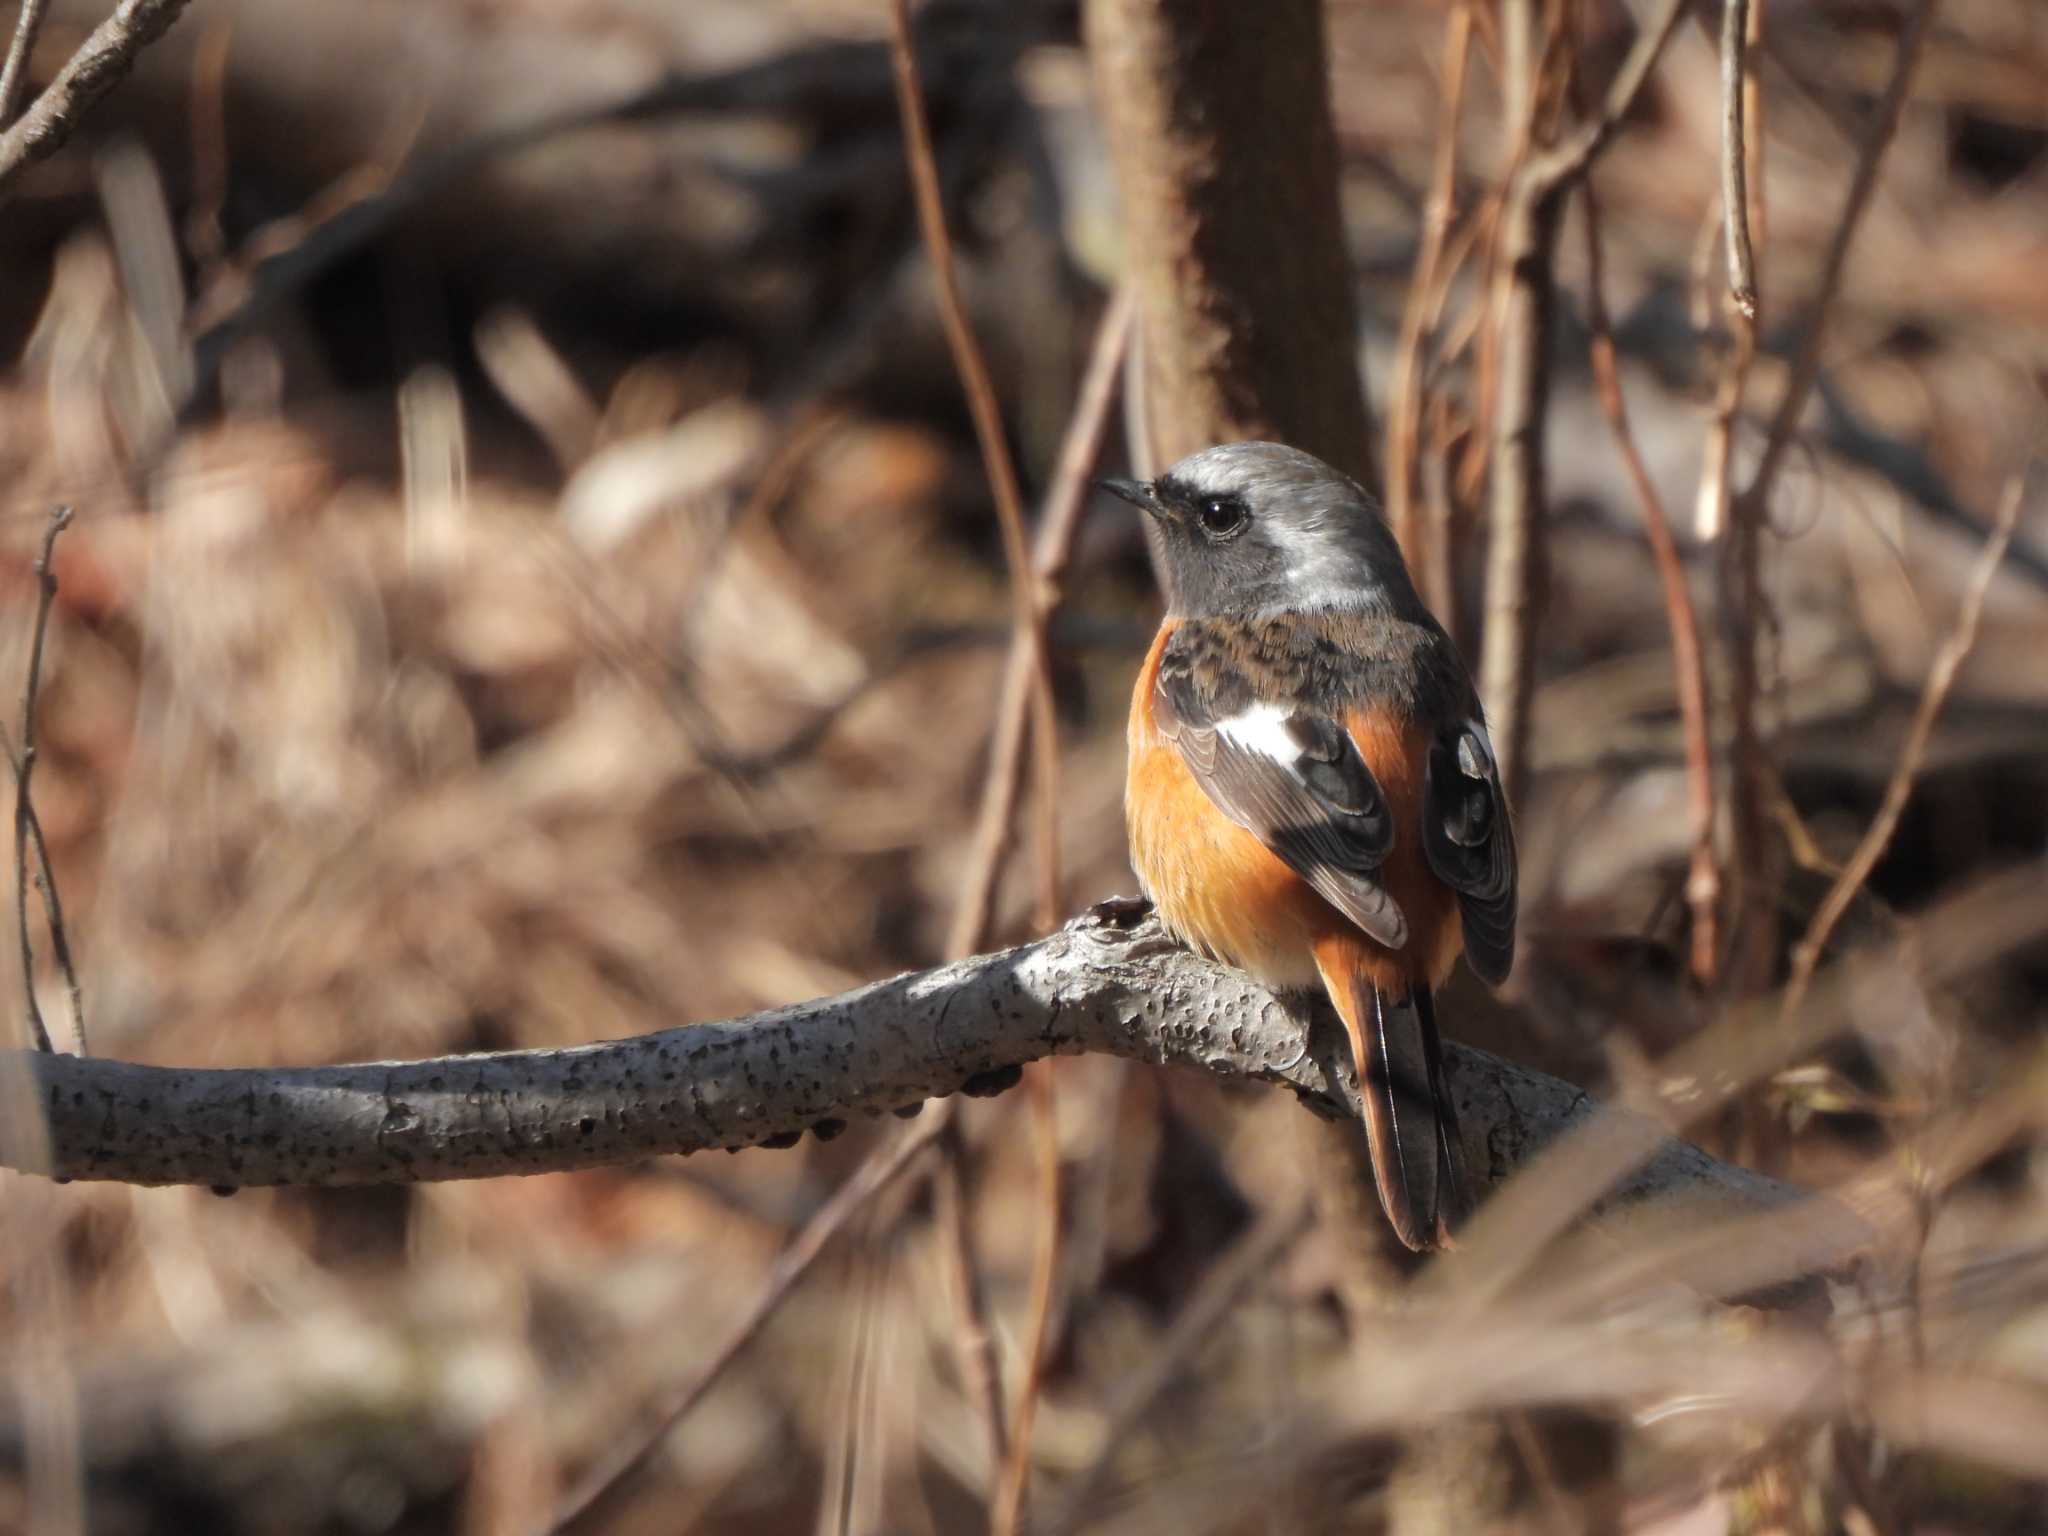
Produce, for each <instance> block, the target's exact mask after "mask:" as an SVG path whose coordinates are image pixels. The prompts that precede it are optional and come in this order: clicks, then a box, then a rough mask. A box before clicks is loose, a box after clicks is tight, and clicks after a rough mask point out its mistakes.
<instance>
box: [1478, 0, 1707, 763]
mask: <svg viewBox="0 0 2048 1536" xmlns="http://www.w3.org/2000/svg"><path fill="white" fill-rule="evenodd" d="M1684 10H1685V0H1665V4H1664V7H1663V9H1662V11H1661V12H1660V13H1659V14H1658V17H1657V19H1656V20H1655V21H1654V22H1653V23H1652V24H1651V25H1650V26H1648V27H1646V28H1644V29H1643V30H1642V31H1641V32H1640V33H1638V34H1637V36H1636V40H1635V42H1634V44H1633V45H1632V46H1631V47H1630V50H1629V54H1628V57H1627V58H1625V59H1624V60H1623V61H1622V65H1621V68H1620V69H1619V70H1618V71H1617V72H1616V74H1615V78H1614V81H1613V83H1612V84H1611V85H1610V86H1609V87H1608V91H1607V95H1606V97H1605V98H1604V99H1603V101H1602V103H1601V107H1600V113H1599V115H1598V116H1597V117H1595V118H1594V119H1593V120H1592V121H1590V122H1586V123H1582V124H1580V125H1579V126H1578V127H1577V128H1575V129H1574V130H1573V131H1572V132H1571V133H1569V134H1567V135H1566V136H1565V137H1563V138H1562V139H1561V140H1559V142H1558V143H1556V144H1555V145H1553V146H1551V147H1550V148H1548V149H1544V150H1540V151H1534V152H1531V153H1530V154H1529V155H1528V157H1527V158H1526V159H1525V160H1524V161H1523V162H1522V164H1521V165H1520V166H1519V167H1518V168H1517V169H1516V170H1515V171H1514V172H1513V174H1512V177H1511V179H1510V182H1509V185H1508V189H1507V194H1506V197H1505V200H1504V203H1503V208H1502V215H1501V225H1500V244H1499V248H1498V251H1497V253H1496V256H1495V283H1496V286H1497V288H1498V290H1499V292H1498V294H1497V296H1496V298H1495V300H1494V304H1495V312H1496V314H1497V316H1498V319H1497V322H1496V329H1497V331H1498V335H1499V343H1498V376H1499V384H1498V386H1497V391H1496V394H1497V398H1496V401H1495V405H1494V413H1493V422H1492V461H1493V462H1492V482H1493V483H1492V496H1491V505H1490V508H1489V520H1490V527H1489V529H1488V540H1489V545H1488V551H1487V566H1486V627H1485V632H1484V638H1483V642H1482V648H1481V654H1480V691H1481V694H1482V696H1483V698H1484V700H1485V704H1486V714H1487V719H1488V722H1489V724H1490V725H1491V726H1492V728H1493V733H1494V749H1495V752H1496V754H1497V755H1498V756H1499V758H1500V760H1501V761H1500V768H1501V776H1502V779H1503V782H1504V783H1505V784H1506V785H1507V786H1508V793H1509V796H1510V798H1512V797H1513V796H1514V795H1515V794H1516V793H1517V791H1518V790H1519V788H1520V785H1521V782H1522V776H1523V773H1524V771H1525V766H1526V763H1527V758H1528V751H1527V746H1528V739H1529V703H1530V698H1531V693H1532V689H1533V686H1534V677H1533V670H1532V654H1531V653H1532V650H1533V641H1534V637H1535V627H1536V622H1537V618H1538V610H1539V605H1540V601H1541V590H1542V561H1543V539H1542V516H1543V504H1544V498H1545V479H1546V476H1545V467H1544V459H1543V448H1544V422H1545V417H1546V414H1547V407H1548V389H1547V383H1548V379H1547V372H1546V369H1547V366H1548V350H1549V336H1550V322H1551V311H1552V299H1553V293H1552V266H1553V259H1554V256H1555V247H1556V243H1557V228H1558V221H1559V217H1560V214H1561V211H1562V198H1563V194H1564V193H1565V192H1566V191H1567V190H1568V189H1569V188H1570V186H1571V184H1572V183H1573V182H1574V181H1576V180H1577V179H1578V178H1579V177H1581V176H1583V175H1584V174H1585V173H1586V171H1587V170H1588V169H1589V168H1590V167H1591V166H1592V164H1593V162H1594V160H1595V159H1596V158H1598V156H1599V154H1600V152H1601V151H1602V150H1603V149H1604V148H1605V147H1606V146H1607V145H1608V144H1609V143H1611V142H1612V140H1613V136H1614V133H1615V131H1616V130H1617V129H1618V128H1619V126H1620V125H1621V122H1622V121H1623V119H1624V118H1626V117H1627V115H1628V112H1629V109H1630V108H1631V107H1632V106H1633V105H1634V103H1635V100H1636V98H1637V96H1638V95H1639V94H1640V93H1641V91H1642V89H1643V86H1644V85H1645V84H1646V83H1647V82H1648V81H1649V78H1650V74H1651V71H1652V70H1653V69H1654V68H1655V66H1656V62H1657V58H1658V56H1659V55H1660V54H1661V53H1662V51H1663V48H1664V45H1665V43H1666V42H1667V41H1668V40H1669V39H1670V36H1671V33H1672V31H1673V30H1674V29H1675V28H1676V27H1677V25H1678V21H1679V18H1680V17H1681V16H1682V15H1683V14H1684ZM1503 27H1504V29H1505V31H1506V33H1507V36H1508V39H1509V41H1510V44H1511V46H1510V47H1509V48H1508V49H1507V57H1508V59H1509V61H1510V63H1511V64H1512V63H1513V62H1514V61H1516V60H1520V61H1522V64H1523V65H1524V66H1525V67H1528V68H1533V67H1534V62H1535V61H1534V54H1535V45H1534V39H1533V32H1534V28H1535V20H1534V16H1533V12H1532V11H1530V10H1529V8H1528V7H1527V6H1526V5H1524V6H1522V7H1520V8H1519V9H1518V10H1517V11H1516V12H1514V13H1512V14H1511V16H1510V17H1509V18H1507V19H1504V21H1503ZM1525 32H1526V33H1530V34H1532V35H1531V36H1530V37H1528V38H1524V39H1523V40H1522V41H1521V42H1519V43H1518V42H1516V41H1515V40H1516V39H1517V38H1520V37H1521V36H1522V34H1523V33H1525ZM1509 73H1510V75H1511V76H1512V74H1513V70H1512V69H1510V71H1509ZM1535 86H1536V82H1535V81H1533V80H1528V81H1519V82H1517V81H1515V80H1513V79H1510V80H1508V81H1507V82H1505V83H1504V94H1505V97H1506V99H1507V100H1508V101H1509V102H1516V101H1519V102H1521V103H1523V105H1524V110H1525V111H1527V112H1528V113H1531V114H1533V113H1534V112H1535V111H1536V110H1537V99H1538V96H1539V94H1540V93H1539V92H1538V91H1537V90H1536V88H1535ZM1508 131H1509V134H1510V135H1511V138H1512V141H1513V142H1514V143H1515V144H1517V145H1521V144H1526V143H1528V142H1530V140H1531V136H1532V135H1533V134H1534V132H1535V123H1534V120H1533V116H1532V117H1531V118H1530V120H1528V121H1526V122H1521V121H1517V120H1514V119H1510V121H1509V128H1508Z"/></svg>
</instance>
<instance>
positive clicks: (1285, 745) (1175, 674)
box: [1153, 636, 1408, 949]
mask: <svg viewBox="0 0 2048 1536" xmlns="http://www.w3.org/2000/svg"><path fill="white" fill-rule="evenodd" d="M1175 638H1176V639H1178V638H1179V637H1178V636H1176V637H1175ZM1192 649H1193V648H1192V647H1188V646H1181V647H1177V646H1176V645H1175V644H1174V642H1173V641H1168V643H1167V648H1166V653H1165V655H1164V656H1163V657H1162V658H1161V662H1160V668H1159V680H1158V683H1157V685H1156V692H1155V697H1154V699H1153V718H1154V721H1155V723H1156V724H1157V726H1158V729H1159V731H1160V733H1161V734H1162V735H1163V736H1165V737H1166V738H1167V740H1169V741H1171V742H1172V743H1173V745H1174V747H1175V749H1176V750H1178V751H1179V753H1180V755H1181V758H1182V760H1183V761H1184V762H1186V764H1187V765H1188V770H1189V772H1191V773H1192V774H1193V775H1194V777H1195V782H1196V783H1197V784H1199V785H1201V786H1202V790H1203V792H1204V793H1206V794H1207V795H1208V796H1209V798H1210V799H1211V800H1212V801H1214V802H1215V803H1216V807H1217V809H1219V810H1221V811H1222V812H1223V814H1224V815H1226V816H1228V817H1229V818H1230V819H1231V820H1232V821H1234V822H1236V823H1237V824H1238V825H1239V826H1241V827H1243V828H1244V829H1245V830H1246V831H1248V832H1250V833H1251V834H1252V835H1253V836H1254V837H1256V838H1258V840H1259V841H1260V842H1261V843H1263V844H1265V845H1266V847H1267V848H1269V849H1271V850H1272V851H1273V852H1274V853H1275V854H1276V855H1278V856H1279V857H1280V858H1281V859H1282V860H1284V861H1285V862H1286V863H1287V865H1288V866H1289V867H1290V868H1291V869H1293V870H1294V871H1295V872H1296V873H1297V874H1299V875H1300V876H1301V877H1302V878H1303V879H1304V880H1306V881H1308V882H1309V884H1310V885H1312V886H1313V887H1315V889H1316V891H1317V893H1318V894H1320V895H1321V896H1322V897H1323V899H1324V900H1326V901H1328V902H1329V903H1330V904H1331V905H1332V906H1334V907H1336V908H1337V910H1338V911H1340V912H1342V913H1343V914H1344V915H1345V916H1346V917H1348V918H1350V919H1351V921H1352V922H1354V923H1356V924H1357V925H1358V926H1359V927H1360V928H1361V929H1363V930H1364V931H1365V932H1366V933H1369V934H1370V935H1372V937H1374V938H1375V939H1377V940H1379V941H1380V943H1382V944H1384V945H1386V946H1387V947H1388V948H1390V949H1398V948H1400V947H1401V945H1402V944H1404V943H1405V942H1407V938H1408V920H1407V918H1406V917H1405V916H1404V915H1403V913H1402V911H1401V908H1400V906H1399V904H1398V903H1396V902H1395V900H1394V898H1393V897H1392V896H1390V895H1388V894H1387V892H1386V891H1385V890H1384V889H1383V888H1382V887H1381V886H1380V884H1379V881H1378V878H1377V877H1378V873H1379V868H1380V864H1381V863H1382V862H1383V861H1384V860H1385V858H1386V856H1387V851H1388V850H1389V849H1390V848H1392V847H1393V845H1394V821H1393V816H1392V814H1391V813H1390V812H1389V810H1388V808H1387V802H1386V799H1385V797H1384V796H1383V795H1382V794H1381V793H1380V787H1379V784H1378V782H1377V781H1376V780H1375V779H1374V778H1373V776H1372V770H1371V769H1370V768H1368V767H1367V766H1366V763H1365V759H1364V758H1363V757H1361V756H1360V755H1359V751H1358V748H1357V746H1356V745H1355V744H1354V743H1353V742H1352V740H1351V737H1350V735H1349V734H1348V733H1347V732H1346V731H1345V730H1344V728H1343V726H1342V725H1340V724H1339V723H1338V722H1337V721H1336V720H1334V719H1331V718H1330V717H1329V716H1327V715H1322V714H1318V713H1315V712H1313V711H1309V710H1300V709H1286V708H1283V707H1279V706H1275V705H1272V704H1268V703H1262V702H1259V701H1258V699H1257V697H1256V694H1255V692H1254V690H1252V689H1251V688H1250V686H1249V685H1248V683H1247V682H1246V680H1245V679H1244V678H1243V677H1242V676H1241V675H1239V674H1236V673H1233V672H1232V671H1231V670H1230V669H1229V668H1228V666H1227V665H1226V664H1223V663H1221V662H1219V661H1218V659H1217V657H1216V656H1215V655H1214V653H1213V652H1211V653H1208V654H1205V655H1202V656H1199V657H1198V656H1196V655H1194V654H1193V653H1192Z"/></svg>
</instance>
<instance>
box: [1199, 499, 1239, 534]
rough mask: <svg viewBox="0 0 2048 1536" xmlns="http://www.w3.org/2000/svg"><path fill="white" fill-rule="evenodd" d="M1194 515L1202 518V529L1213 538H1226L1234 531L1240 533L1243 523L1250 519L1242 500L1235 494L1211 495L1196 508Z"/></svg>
mask: <svg viewBox="0 0 2048 1536" xmlns="http://www.w3.org/2000/svg"><path fill="white" fill-rule="evenodd" d="M1196 515H1197V516H1199V517H1200V518H1201V519H1202V530H1203V531H1204V532H1205V533H1207V534H1208V535H1209V536H1210V537H1211V538H1213V539H1227V538H1229V537H1230V536H1231V535H1232V534H1234V533H1242V532H1243V531H1244V525H1245V524H1246V523H1248V522H1250V521H1251V514H1250V513H1249V512H1247V511H1246V510H1245V505H1244V502H1243V500H1242V499H1240V498H1239V497H1236V496H1211V497H1210V498H1209V499H1208V500H1207V501H1205V502H1203V503H1202V505H1201V506H1200V507H1199V508H1198V509H1197V511H1196Z"/></svg>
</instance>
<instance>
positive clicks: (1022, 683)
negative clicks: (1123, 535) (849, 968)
mask: <svg viewBox="0 0 2048 1536" xmlns="http://www.w3.org/2000/svg"><path fill="white" fill-rule="evenodd" d="M1133 300H1134V294H1133V292H1132V290H1131V289H1130V288H1129V287H1128V286H1125V287H1123V288H1119V289H1118V290H1117V292H1116V295H1115V296H1114V297H1113V298H1112V299H1111V300H1110V303H1109V307H1108V308H1107V309H1106V310H1105V311H1103V316H1102V323H1101V325H1100V326H1099V327H1098V329H1097V331H1096V334H1095V347H1094V351H1093V352H1092V353H1091V354H1090V356H1089V360H1088V367H1087V370H1086V372H1085V373H1084V374H1083V376H1082V380H1081V389H1080V394H1079V396H1078V398H1077V399H1076V401H1075V403H1074V414H1073V416H1072V418H1071V419H1070V420H1069V422H1068V424H1067V434H1066V438H1065V440H1064V441H1063V442H1062V443H1061V445H1060V454H1059V460H1058V463H1057V465H1056V466H1055V468H1054V470H1053V477H1052V485H1051V487H1050V489H1049V490H1048V491H1047V492H1046V497H1045V502H1044V505H1043V506H1042V507H1041V508H1040V510H1039V516H1038V533H1037V538H1036V540H1035V542H1034V546H1033V549H1032V570H1033V574H1034V576H1035V578H1036V580H1035V581H1034V583H1033V585H1034V586H1035V588H1036V594H1035V595H1036V597H1037V599H1038V600H1039V601H1040V602H1041V603H1042V604H1043V612H1042V614H1041V615H1040V622H1041V623H1049V622H1050V621H1051V619H1052V615H1053V613H1054V612H1055V611H1056V610H1057V608H1058V606H1059V601H1060V598H1061V595H1062V594H1061V590H1060V583H1061V580H1062V578H1064V576H1065V575H1066V570H1067V564H1068V561H1069V560H1070V559H1071V558H1072V556H1073V550H1074V538H1075V536H1076V535H1077V534H1078V533H1079V532H1080V528H1081V513H1082V511H1083V510H1084V509H1085V508H1086V506H1087V504H1088V475H1089V472H1090V471H1091V470H1092V469H1093V468H1094V467H1095V461H1096V459H1097V458H1098V457H1099V456H1100V455H1101V452H1102V443H1103V438H1104V437H1105V435H1106V434H1107V432H1108V428H1109V417H1110V405H1111V403H1112V402H1113V401H1114V400H1115V398H1116V393H1117V387H1118V384H1119V382H1120V380H1121V377H1122V375H1123V373H1124V367H1123V363H1124V357H1125V353H1126V351H1127V349H1128V347H1129V344H1130V337H1131V323H1132V316H1133V315H1134V313H1135V311H1136V305H1135V303H1134V302H1133ZM1032 665H1033V662H1032V654H1031V642H1030V636H1029V634H1028V633H1026V632H1024V631H1019V632H1018V633H1017V635H1016V636H1015V637H1014V638H1013V640H1012V642H1011V646H1010V656H1009V661H1008V663H1007V665H1006V666H1005V668H1004V671H1003V685H1002V692H1001V695H1000V697H999V699H998V702H997V704H996V723H995V729H994V731H993V732H992V734H991V740H990V746H989V770H988V774H989V776H988V780H987V782H986V784H985V785H984V786H983V788H982V795H981V809H980V812H979V814H978V815H977V816H976V818H975V826H974V841H973V843H972V845H971V848H970V852H969V854H968V861H967V867H968V874H967V879H966V880H965V881H963V882H962V884H961V889H960V896H959V899H958V901H957V903H956V904H955V906H954V910H953V928H952V932H951V934H950V935H949V936H948V937H947V941H946V950H947V954H948V956H949V958H954V959H958V958H959V957H960V956H962V955H971V954H973V953H974V952H975V951H976V950H978V949H980V948H981V947H982V946H983V945H984V944H986V943H987V942H988V938H989V928H990V925H991V923H992V921H993V914H994V907H995V888H996V883H997V877H998V875H999V874H1000V872H1001V869H1002V859H1003V850H1004V849H1005V848H1006V847H1007V846H1008V843H1009V838H1010V827H1011V823H1012V822H1013V821H1014V820H1015V819H1016V814H1017V800H1018V793H1019V790H1020V789H1021V788H1022V780H1023V773H1022V757H1023V743H1024V728H1025V725H1026V723H1027V721H1026V714H1025V710H1026V706H1027V705H1028V703H1029V702H1030V686H1031V678H1032ZM1034 917H1035V918H1036V919H1037V920H1038V921H1039V922H1040V923H1041V924H1043V922H1044V918H1043V915H1042V914H1034Z"/></svg>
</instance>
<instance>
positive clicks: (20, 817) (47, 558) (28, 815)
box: [9, 507, 85, 1051]
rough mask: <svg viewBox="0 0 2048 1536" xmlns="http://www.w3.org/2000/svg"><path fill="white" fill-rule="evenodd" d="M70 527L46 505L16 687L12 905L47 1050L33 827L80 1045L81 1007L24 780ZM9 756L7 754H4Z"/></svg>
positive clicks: (66, 517) (34, 1025)
mask: <svg viewBox="0 0 2048 1536" xmlns="http://www.w3.org/2000/svg"><path fill="white" fill-rule="evenodd" d="M70 526H71V509H70V508H69V507H53V508H51V509H50V521H49V526H48V527H46V528H45V529H44V530H43V547H42V549H41V550H40V551H39V552H38V553H37V555H36V564H35V578H36V622H35V628H34V629H33V630H32V631H31V632H30V635H29V646H28V677H27V679H26V681H25V682H24V683H23V685H22V690H21V755H20V756H19V757H18V758H15V759H14V908H15V919H16V922H17V923H18V925H19V927H20V931H21V985H22V990H23V993H24V995H25V996H26V998H27V1001H28V1021H29V1029H30V1031H31V1032H32V1034H33V1035H34V1037H35V1043H36V1048H37V1049H38V1050H44V1051H47V1050H50V1049H52V1046H51V1044H50V1032H49V1030H48V1028H47V1027H45V1025H44V1023H43V1015H42V1010H41V1009H40V1008H39V1007H38V1006H37V1004H36V983H35V947H34V946H33V945H32V944H31V943H30V942H29V936H28V887H29V879H30V876H29V864H28V857H29V837H30V827H31V826H34V828H35V832H36V837H35V844H36V848H37V850H38V852H39V853H40V855H41V859H42V874H41V876H40V878H38V879H37V881H36V884H37V886H38V887H39V888H40V889H41V891H42V896H43V911H44V915H45V916H46V917H47V918H48V920H49V925H50V944H51V947H52V949H54V950H55V951H56V953H57V955H58V958H59V961H60V963H61V964H62V967H63V970H64V979H65V983H66V985H67V986H68V987H69V988H70V991H71V1006H72V1023H73V1027H74V1028H75V1029H76V1030H77V1032H78V1047H79V1049H80V1050H81V1051H83V1050H84V1049H85V1018H84V1008H83V1005H82V1003H81V1001H80V997H79V990H78V976H77V973H76V971H75V970H74V969H73V968H72V965H71V945H70V942H69V939H68V937H67V936H66V934H65V931H64V919H63V912H62V909H61V908H60V906H59V905H58V899H57V882H56V879H55V877H54V876H53V875H52V874H51V872H50V864H49V850H48V849H47V847H46V846H45V845H44V843H43V839H42V836H41V833H42V827H41V824H40V823H39V822H38V821H37V820H36V817H35V813H34V811H33V810H32V809H31V803H32V802H31V798H30V788H29V786H30V781H31V780H32V779H33V778H34V777H35V771H36V695H37V694H38V693H39V692H40V691H41V689H42V683H43V647H44V643H45V642H46V640H47V639H48V637H49V633H50V609H51V606H52V605H53V604H54V603H55V602H56V600H57V575H56V572H55V570H54V569H52V567H51V563H50V562H51V557H52V556H53V554H54V553H55V552H56V548H57V536H58V535H59V534H61V533H62V532H63V531H64V530H65V529H66V528H69V527H70ZM9 755H10V756H12V754H11V753H10V754H9Z"/></svg>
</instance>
